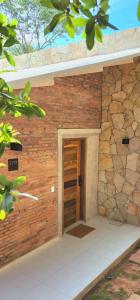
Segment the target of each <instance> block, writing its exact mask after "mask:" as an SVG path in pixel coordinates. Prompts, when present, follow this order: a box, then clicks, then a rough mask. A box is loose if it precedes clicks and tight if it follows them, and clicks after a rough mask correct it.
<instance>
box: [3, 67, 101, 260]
mask: <svg viewBox="0 0 140 300" xmlns="http://www.w3.org/2000/svg"><path fill="white" fill-rule="evenodd" d="M101 85H102V74H101V73H97V74H89V75H82V76H74V77H67V78H58V79H56V80H55V86H51V87H43V88H42V87H41V88H34V89H33V90H32V93H31V98H32V100H33V101H34V102H36V103H38V104H39V105H40V106H42V107H43V108H44V109H46V110H47V111H48V115H47V117H46V118H45V119H43V120H40V119H37V118H32V119H30V120H29V119H25V118H21V119H17V120H15V119H14V118H8V121H10V122H11V123H12V124H13V125H14V127H15V128H17V129H18V130H19V131H20V132H21V137H20V139H21V140H22V143H23V151H22V152H19V153H18V152H14V151H7V153H6V154H5V156H4V158H3V162H6V163H7V159H9V158H17V157H18V159H19V170H18V171H14V172H6V173H8V176H9V177H11V178H12V177H15V176H18V175H26V176H27V183H26V184H25V186H24V187H22V191H28V192H29V193H31V194H33V195H37V196H38V197H39V201H38V202H33V201H31V200H29V199H27V200H23V201H22V202H21V203H20V204H16V207H15V212H14V213H13V214H12V215H11V216H9V217H8V218H7V220H6V221H5V222H0V266H2V265H4V264H6V263H8V262H10V261H12V260H13V259H15V258H17V257H19V256H21V255H23V254H25V253H26V252H28V251H30V250H32V249H34V248H36V247H38V246H39V245H41V244H43V243H45V242H46V241H48V240H50V239H51V238H53V237H55V236H57V129H58V128H100V122H101ZM4 172H5V171H4ZM51 185H55V193H51V192H50V187H51Z"/></svg>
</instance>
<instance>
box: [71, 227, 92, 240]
mask: <svg viewBox="0 0 140 300" xmlns="http://www.w3.org/2000/svg"><path fill="white" fill-rule="evenodd" d="M94 230H95V228H93V227H90V226H87V225H84V224H80V225H78V226H76V227H74V228H72V229H71V230H69V231H67V233H68V234H70V235H73V236H75V237H77V238H80V239H81V238H83V237H84V236H85V235H87V234H88V233H90V232H92V231H94Z"/></svg>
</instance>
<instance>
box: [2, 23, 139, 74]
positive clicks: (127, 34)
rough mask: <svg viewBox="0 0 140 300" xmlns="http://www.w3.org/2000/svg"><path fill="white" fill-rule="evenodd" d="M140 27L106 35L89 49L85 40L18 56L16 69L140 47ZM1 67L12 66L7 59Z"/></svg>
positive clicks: (7, 67)
mask: <svg viewBox="0 0 140 300" xmlns="http://www.w3.org/2000/svg"><path fill="white" fill-rule="evenodd" d="M139 41H140V28H139V27H138V28H133V29H128V30H123V31H117V32H114V33H113V34H111V35H104V37H103V43H98V42H96V43H95V46H94V48H93V50H92V51H88V50H87V47H86V44H85V41H80V42H76V43H72V42H71V43H70V44H68V45H66V46H63V47H62V46H61V47H56V48H50V49H44V50H40V51H36V52H34V53H29V54H23V55H20V56H16V69H17V70H20V69H22V70H23V69H28V68H35V67H39V66H44V65H50V64H55V63H59V62H64V61H70V60H75V59H78V58H85V57H90V56H94V55H102V54H108V53H113V52H117V51H121V50H126V49H131V48H138V47H140V42H139ZM0 68H2V69H9V68H11V67H10V66H9V64H8V63H7V61H6V60H5V59H3V60H1V61H0Z"/></svg>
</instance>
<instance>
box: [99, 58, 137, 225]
mask: <svg viewBox="0 0 140 300" xmlns="http://www.w3.org/2000/svg"><path fill="white" fill-rule="evenodd" d="M125 137H127V138H129V140H130V142H129V145H124V144H122V139H123V138H125ZM99 152H100V159H99V186H98V191H99V193H98V203H99V212H100V214H101V215H104V216H107V217H108V218H111V219H116V220H119V221H123V222H127V223H130V224H135V225H139V226H140V58H137V59H136V60H135V62H134V63H131V64H126V65H121V66H114V67H108V68H105V69H104V72H103V86H102V133H101V135H100V149H99Z"/></svg>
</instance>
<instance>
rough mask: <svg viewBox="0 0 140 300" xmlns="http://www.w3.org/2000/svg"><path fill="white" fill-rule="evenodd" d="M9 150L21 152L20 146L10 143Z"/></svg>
mask: <svg viewBox="0 0 140 300" xmlns="http://www.w3.org/2000/svg"><path fill="white" fill-rule="evenodd" d="M10 150H14V151H22V145H21V144H18V143H10Z"/></svg>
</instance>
